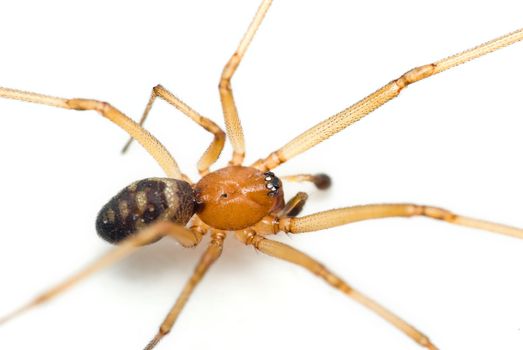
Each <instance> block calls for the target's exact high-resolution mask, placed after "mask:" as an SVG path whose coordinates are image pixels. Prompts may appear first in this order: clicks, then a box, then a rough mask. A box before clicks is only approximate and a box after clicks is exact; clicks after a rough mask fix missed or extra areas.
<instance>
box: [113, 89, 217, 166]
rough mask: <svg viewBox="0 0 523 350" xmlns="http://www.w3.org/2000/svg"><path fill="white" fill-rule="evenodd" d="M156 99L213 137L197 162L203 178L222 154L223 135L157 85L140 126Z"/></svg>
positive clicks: (131, 139) (127, 146)
mask: <svg viewBox="0 0 523 350" xmlns="http://www.w3.org/2000/svg"><path fill="white" fill-rule="evenodd" d="M157 97H160V98H161V99H163V100H165V101H167V102H168V103H169V104H171V105H172V106H174V107H176V108H177V109H178V110H180V111H181V112H182V113H183V114H185V115H186V116H188V117H189V118H191V119H192V120H194V121H195V122H196V123H197V124H198V125H200V126H201V127H202V128H204V129H205V130H207V131H208V132H210V133H211V134H213V135H214V140H213V141H212V142H211V144H210V145H209V147H208V148H207V150H206V151H205V152H204V154H203V156H202V157H201V158H200V160H199V161H198V172H199V173H200V175H202V176H203V175H205V174H207V173H208V172H209V167H210V166H211V165H212V164H213V163H214V162H216V160H217V159H218V157H219V156H220V154H221V152H222V149H223V145H224V143H225V133H224V132H223V130H222V129H220V127H219V126H218V125H216V124H215V123H214V122H213V121H212V120H210V119H207V118H205V117H204V116H202V115H200V114H199V113H198V112H196V111H195V110H193V109H192V108H191V107H189V106H188V105H186V104H185V103H184V102H183V101H182V100H180V99H179V98H177V97H176V96H174V95H173V94H172V93H171V92H169V91H168V90H167V89H165V88H164V87H163V86H161V85H157V86H155V87H154V88H153V91H152V93H151V98H150V99H149V102H148V103H147V106H145V110H144V112H143V115H142V119H140V123H139V124H140V126H142V125H143V123H144V122H145V119H146V118H147V116H148V115H149V111H150V110H151V107H152V106H153V103H154V101H155V100H156V98H157ZM132 141H133V138H132V137H131V138H130V139H129V141H127V143H126V144H125V146H124V148H123V149H122V153H125V152H126V151H127V149H128V148H129V146H130V145H131V142H132Z"/></svg>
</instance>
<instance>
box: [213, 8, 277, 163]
mask: <svg viewBox="0 0 523 350" xmlns="http://www.w3.org/2000/svg"><path fill="white" fill-rule="evenodd" d="M271 3H272V1H271V0H263V1H262V3H261V5H260V7H259V8H258V11H257V12H256V15H255V16H254V19H253V20H252V22H251V24H250V25H249V28H247V32H246V33H245V35H244V36H243V38H242V40H241V41H240V44H239V45H238V48H237V49H236V52H235V53H234V54H233V55H232V57H231V58H230V59H229V61H228V62H227V64H226V65H225V67H224V68H223V72H222V76H221V79H220V85H219V88H220V98H221V101H222V108H223V115H224V118H225V127H226V129H227V135H228V136H229V140H231V144H232V148H233V156H232V160H231V161H230V164H231V165H241V164H242V162H243V159H244V158H245V140H244V137H243V130H242V125H241V123H240V118H239V117H238V111H237V109H236V103H235V102H234V96H233V94H232V88H231V78H232V76H233V75H234V72H236V68H238V65H239V64H240V62H241V60H242V58H243V56H244V55H245V52H246V51H247V48H248V47H249V44H250V43H251V41H252V38H253V37H254V34H255V33H256V31H257V30H258V28H259V26H260V24H261V22H262V20H263V17H265V14H266V13H267V10H268V9H269V6H270V5H271Z"/></svg>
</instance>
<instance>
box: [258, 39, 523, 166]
mask: <svg viewBox="0 0 523 350" xmlns="http://www.w3.org/2000/svg"><path fill="white" fill-rule="evenodd" d="M522 39H523V29H519V30H517V31H514V32H512V33H509V34H506V35H504V36H501V37H499V38H497V39H494V40H491V41H488V42H486V43H484V44H481V45H479V46H476V47H474V48H472V49H469V50H466V51H463V52H461V53H458V54H455V55H453V56H450V57H447V58H444V59H442V60H440V61H437V62H434V63H431V64H427V65H424V66H420V67H416V68H414V69H411V70H410V71H408V72H406V73H405V74H403V75H402V76H400V77H399V78H398V79H395V80H393V81H391V82H390V83H388V84H386V85H385V86H383V87H382V88H380V89H378V90H376V91H375V92H373V93H372V94H370V95H368V96H367V97H365V98H363V99H362V100H360V101H359V102H357V103H355V104H354V105H352V106H350V107H349V108H347V109H345V110H343V111H341V112H339V113H337V114H335V115H333V116H331V117H330V118H328V119H325V120H324V121H322V122H320V123H319V124H317V125H315V126H313V127H312V128H310V129H309V130H307V131H305V132H304V133H302V134H301V135H298V136H297V137H296V138H294V139H293V140H291V141H290V142H289V143H287V144H286V145H285V146H283V147H282V148H280V149H278V150H276V151H274V152H272V153H271V154H269V156H267V158H265V159H260V160H258V161H256V162H255V163H254V164H253V166H254V167H255V168H258V169H261V170H263V171H266V170H271V169H274V168H276V167H277V166H278V165H280V164H282V163H284V162H286V161H288V160H289V159H291V158H293V157H295V156H297V155H298V154H300V153H303V152H305V151H307V150H308V149H309V148H312V147H314V146H316V145H317V144H318V143H320V142H322V141H324V140H326V139H328V138H329V137H331V136H332V135H334V134H336V133H338V132H340V131H341V130H343V129H345V128H346V127H348V126H349V125H351V124H354V123H355V122H357V121H358V120H360V119H361V118H363V117H365V116H366V115H367V114H369V113H371V112H372V111H374V110H375V109H377V108H379V107H381V106H382V105H384V104H385V103H387V102H388V101H390V100H392V99H393V98H394V97H396V96H398V95H399V93H400V92H401V91H402V90H403V89H404V88H405V87H407V86H408V85H410V84H412V83H415V82H417V81H419V80H422V79H425V78H428V77H430V76H432V75H434V74H437V73H440V72H443V71H445V70H447V69H449V68H452V67H454V66H457V65H460V64H462V63H465V62H468V61H470V60H473V59H475V58H478V57H480V56H483V55H486V54H488V53H490V52H493V51H496V50H498V49H501V48H503V47H505V46H508V45H511V44H514V43H515V42H517V41H520V40H522Z"/></svg>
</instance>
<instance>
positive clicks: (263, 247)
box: [236, 230, 437, 350]
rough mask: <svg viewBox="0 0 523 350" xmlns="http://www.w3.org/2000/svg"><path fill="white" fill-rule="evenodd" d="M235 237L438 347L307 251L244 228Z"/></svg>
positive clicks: (423, 343) (427, 344) (430, 346)
mask: <svg viewBox="0 0 523 350" xmlns="http://www.w3.org/2000/svg"><path fill="white" fill-rule="evenodd" d="M236 237H237V238H238V239H239V240H240V241H242V242H243V243H245V244H246V245H252V246H254V248H256V249H257V250H259V251H261V252H262V253H265V254H267V255H270V256H273V257H275V258H278V259H281V260H285V261H288V262H290V263H293V264H296V265H299V266H301V267H303V268H305V269H307V270H309V271H310V272H312V273H313V274H315V275H316V276H318V277H320V278H322V279H323V280H325V282H327V283H328V284H330V285H331V286H332V287H334V288H336V289H338V290H339V291H340V292H342V293H344V294H346V295H347V296H349V297H351V298H352V299H354V300H355V301H356V302H358V303H360V304H362V305H363V306H365V307H367V308H369V309H370V310H372V311H374V312H375V313H377V314H378V315H379V316H381V317H382V318H383V319H385V320H386V321H388V322H389V323H391V324H392V325H393V326H395V327H396V328H398V329H399V330H401V331H402V332H404V333H405V334H406V335H408V336H409V337H410V338H412V340H414V341H415V342H417V343H418V344H420V345H421V346H424V347H426V348H427V349H431V350H436V349H437V348H436V346H435V345H434V344H432V343H431V341H430V340H429V338H428V337H427V336H426V335H424V334H423V333H421V332H420V331H419V330H417V329H416V328H414V327H413V326H411V325H410V324H408V323H407V322H405V321H404V320H402V319H401V318H399V317H398V316H396V315H395V314H393V313H392V312H391V311H389V310H387V309H386V308H384V307H383V306H381V305H380V304H378V303H377V302H375V301H373V300H372V299H370V298H369V297H367V296H366V295H364V294H362V293H361V292H359V291H358V290H356V289H354V288H353V287H351V286H350V285H348V284H347V283H346V282H345V281H343V280H342V279H341V278H339V277H338V276H336V275H335V274H333V273H332V272H331V271H329V270H328V269H327V268H326V267H325V266H323V265H322V264H320V263H319V262H318V261H316V260H315V259H313V258H311V257H310V256H308V255H306V254H305V253H302V252H300V251H299V250H296V249H294V248H292V247H291V246H289V245H286V244H284V243H280V242H277V241H273V240H269V239H266V238H265V237H263V236H260V235H258V234H256V233H255V232H254V231H250V230H245V231H237V232H236Z"/></svg>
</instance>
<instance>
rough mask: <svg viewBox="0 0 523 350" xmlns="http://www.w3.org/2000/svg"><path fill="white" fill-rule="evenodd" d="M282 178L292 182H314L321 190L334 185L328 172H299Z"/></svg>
mask: <svg viewBox="0 0 523 350" xmlns="http://www.w3.org/2000/svg"><path fill="white" fill-rule="evenodd" d="M281 179H282V180H286V181H290V182H312V183H313V184H314V186H316V188H317V189H319V190H327V189H329V188H330V187H331V185H332V180H331V178H330V176H329V175H327V174H315V175H312V174H299V175H289V176H283V177H282V178H281Z"/></svg>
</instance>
